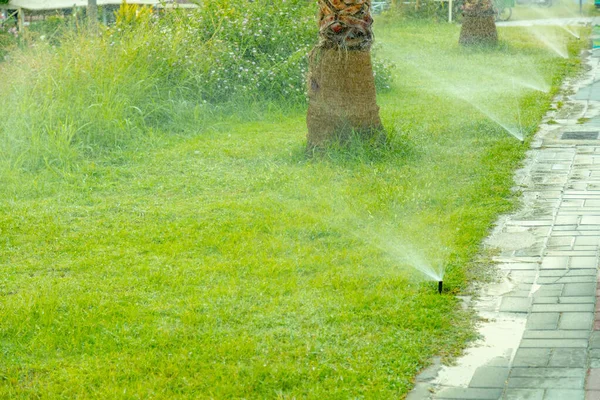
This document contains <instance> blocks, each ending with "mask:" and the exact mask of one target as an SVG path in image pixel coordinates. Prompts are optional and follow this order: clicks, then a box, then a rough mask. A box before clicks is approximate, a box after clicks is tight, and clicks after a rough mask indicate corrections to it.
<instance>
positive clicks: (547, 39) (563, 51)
mask: <svg viewBox="0 0 600 400" xmlns="http://www.w3.org/2000/svg"><path fill="white" fill-rule="evenodd" d="M526 29H527V31H528V32H529V33H531V34H532V35H533V36H535V38H536V39H537V40H539V41H540V42H541V43H543V44H544V45H545V46H546V47H547V48H548V49H550V50H552V51H553V52H555V53H556V54H557V55H558V56H560V57H562V58H569V53H568V52H567V46H566V44H565V42H564V40H561V38H558V37H556V36H555V35H551V34H548V33H547V32H544V31H543V30H542V29H539V28H537V27H534V26H530V27H526Z"/></svg>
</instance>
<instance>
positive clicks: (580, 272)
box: [540, 268, 598, 277]
mask: <svg viewBox="0 0 600 400" xmlns="http://www.w3.org/2000/svg"><path fill="white" fill-rule="evenodd" d="M597 273H598V270H597V269H596V268H587V269H569V270H567V272H566V275H565V272H564V271H558V270H548V271H540V276H543V277H548V276H593V277H596V276H597Z"/></svg>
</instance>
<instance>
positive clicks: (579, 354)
mask: <svg viewBox="0 0 600 400" xmlns="http://www.w3.org/2000/svg"><path fill="white" fill-rule="evenodd" d="M586 361H587V350H586V349H554V351H553V352H552V354H551V355H550V362H549V363H548V366H550V367H565V368H582V367H585V365H586Z"/></svg>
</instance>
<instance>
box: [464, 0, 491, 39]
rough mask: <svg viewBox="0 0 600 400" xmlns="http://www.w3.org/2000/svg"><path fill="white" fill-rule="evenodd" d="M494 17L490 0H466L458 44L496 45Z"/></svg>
mask: <svg viewBox="0 0 600 400" xmlns="http://www.w3.org/2000/svg"><path fill="white" fill-rule="evenodd" d="M495 15H496V11H495V9H494V5H493V3H492V2H491V1H490V0H467V1H466V2H465V3H464V5H463V23H462V26H461V29H460V37H459V39H458V42H459V43H460V44H461V45H463V46H495V45H496V44H497V43H498V31H497V30H496V22H495Z"/></svg>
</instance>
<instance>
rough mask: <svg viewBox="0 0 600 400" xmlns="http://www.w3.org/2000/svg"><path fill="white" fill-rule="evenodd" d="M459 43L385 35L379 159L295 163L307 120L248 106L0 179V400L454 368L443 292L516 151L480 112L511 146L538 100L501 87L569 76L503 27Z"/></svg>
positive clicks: (455, 284)
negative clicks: (383, 144)
mask: <svg viewBox="0 0 600 400" xmlns="http://www.w3.org/2000/svg"><path fill="white" fill-rule="evenodd" d="M458 30H459V28H458V27H457V26H454V25H445V24H443V25H436V24H416V23H415V24H406V23H400V22H395V21H393V20H392V19H391V18H389V19H387V20H385V21H381V23H380V27H379V31H378V32H377V39H378V42H379V43H380V49H379V50H378V53H379V55H380V56H382V57H385V58H389V59H391V60H392V61H394V62H395V63H396V65H397V67H396V68H395V70H394V73H395V75H396V81H395V85H394V87H393V88H392V90H391V91H390V92H388V93H385V94H382V95H381V96H380V99H379V103H380V106H381V114H382V118H383V120H384V123H385V125H386V127H389V129H390V130H391V131H395V135H394V140H393V141H392V142H391V144H390V145H389V146H388V147H387V148H384V149H375V150H373V149H369V148H365V147H362V146H360V145H359V144H357V145H355V146H354V147H353V148H351V149H334V150H331V151H330V152H327V153H325V154H323V155H319V156H316V157H313V158H310V157H307V156H306V155H305V153H304V146H305V131H306V129H305V121H304V118H305V111H304V110H303V109H298V110H285V111H277V110H271V111H266V110H264V109H260V107H259V106H247V107H244V108H247V109H248V110H247V111H248V112H244V113H243V115H239V116H235V115H234V116H231V115H228V113H227V112H223V114H221V115H222V116H221V117H217V115H219V114H218V113H215V114H214V115H213V117H211V118H209V119H206V118H204V119H200V118H201V117H198V118H199V119H198V121H196V124H194V121H191V122H192V123H189V122H190V121H188V124H186V128H185V129H184V130H183V131H182V132H180V133H177V134H172V133H170V132H162V131H158V132H153V133H152V134H150V133H149V134H148V135H147V136H144V137H143V138H140V141H139V143H138V145H137V146H133V147H128V148H124V149H122V150H118V149H117V150H114V151H112V152H111V153H109V154H104V155H98V156H95V157H88V158H85V159H83V161H81V162H80V163H79V164H78V165H77V166H76V167H75V168H72V169H65V170H62V169H54V168H52V166H51V165H49V166H48V168H46V169H42V170H38V171H36V172H23V171H19V170H15V169H10V168H5V169H4V170H2V171H1V172H0V180H1V185H0V268H1V269H2V274H1V275H0V349H1V351H2V354H1V357H0V398H17V399H18V398H52V399H54V398H106V399H134V398H163V399H177V398H182V399H183V398H190V399H191V398H223V399H225V398H282V399H284V398H285V399H292V398H339V399H348V398H373V399H381V398H402V397H403V396H404V395H406V393H407V392H408V391H409V390H410V389H411V387H412V384H413V379H414V376H415V374H416V373H417V372H418V371H419V370H421V369H422V368H423V367H425V366H426V365H427V364H428V362H429V360H430V358H431V357H433V356H435V355H442V356H444V357H451V356H455V355H457V354H458V353H459V352H460V350H461V349H462V348H463V347H464V346H465V344H466V342H467V341H468V340H469V339H471V338H473V336H474V333H473V319H472V316H471V315H470V314H469V313H468V312H465V311H462V308H461V305H460V301H459V300H457V299H456V298H455V297H454V296H453V295H454V294H457V293H460V292H463V291H465V290H467V289H468V286H469V283H470V282H472V281H473V280H476V279H482V277H483V276H485V275H487V274H488V271H486V269H485V267H484V266H482V265H479V264H477V263H476V262H475V260H476V258H477V256H478V255H479V254H480V253H481V248H480V242H481V240H482V239H483V238H484V237H485V235H486V234H487V232H488V231H489V229H490V226H491V224H492V223H493V221H494V220H495V218H496V217H497V216H498V214H499V213H502V212H506V211H508V210H509V209H510V208H511V207H512V206H513V205H514V204H515V197H514V194H513V193H512V192H511V190H510V187H511V186H512V174H513V172H514V170H515V168H516V167H518V165H519V162H520V160H521V159H522V157H523V155H524V153H525V150H526V146H523V145H521V143H520V142H519V141H518V140H516V139H515V138H514V137H513V136H511V135H510V134H508V133H507V132H506V131H505V130H504V128H502V127H501V126H500V125H498V124H497V123H496V122H493V121H492V120H490V119H489V118H488V117H486V116H485V115H484V114H483V113H482V112H481V111H480V110H483V111H485V112H488V113H491V114H493V115H494V118H495V119H496V120H497V121H499V122H501V123H502V124H504V125H506V126H507V127H509V128H510V129H518V130H519V131H523V132H524V133H525V134H526V135H527V137H528V138H529V137H531V134H532V133H533V132H534V131H535V130H536V125H537V123H538V122H539V120H540V118H541V116H542V115H543V113H544V112H545V111H546V110H547V108H548V106H549V99H550V97H551V95H550V94H549V93H543V92H538V91H533V90H530V89H527V88H526V87H525V86H522V85H521V83H519V82H526V83H528V84H531V85H534V86H542V87H543V86H544V84H545V85H547V86H548V87H550V86H551V85H557V84H558V83H560V80H561V79H562V78H563V77H564V75H565V74H567V73H573V72H574V71H575V70H576V69H577V67H578V64H579V61H578V59H576V58H571V59H570V60H564V59H561V58H558V57H556V56H555V54H554V53H553V52H551V51H550V50H548V49H546V48H545V47H543V45H541V44H540V43H539V42H536V41H535V40H534V39H533V38H531V37H530V36H527V35H526V34H525V31H521V30H518V29H512V30H508V29H504V30H501V31H500V36H501V38H502V44H501V46H500V47H499V49H497V50H479V51H471V50H464V49H461V48H459V47H458V45H457V44H456V43H457V40H458V32H459V31H458ZM565 40H566V39H565ZM569 46H570V49H571V52H572V54H574V53H575V52H576V50H577V48H576V46H578V44H577V43H575V42H569ZM0 74H1V72H0ZM0 78H1V77H0ZM515 82H516V83H515ZM474 106H477V107H479V110H478V109H477V108H475V107H474ZM233 109H234V110H235V108H233ZM253 110H256V112H253ZM518 115H520V121H519V118H518ZM194 125H196V126H197V127H196V128H190V126H194ZM427 264H429V265H431V266H432V268H436V269H439V268H441V267H443V268H445V277H444V280H445V282H446V288H447V292H446V294H445V295H442V296H440V295H437V294H436V292H435V285H434V283H432V282H427V281H426V280H425V279H424V278H423V276H422V275H421V274H420V273H418V272H416V270H415V269H414V268H413V266H415V265H427Z"/></svg>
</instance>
